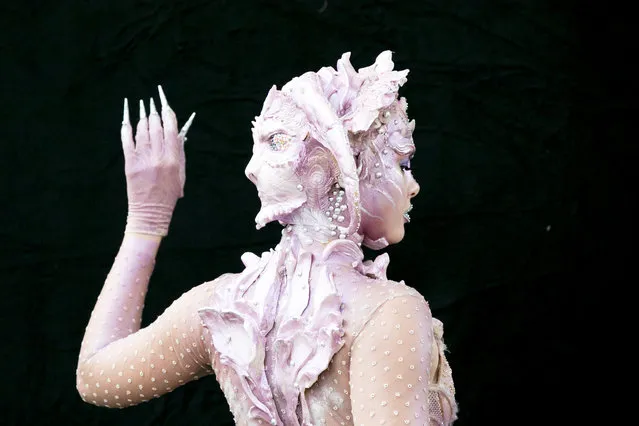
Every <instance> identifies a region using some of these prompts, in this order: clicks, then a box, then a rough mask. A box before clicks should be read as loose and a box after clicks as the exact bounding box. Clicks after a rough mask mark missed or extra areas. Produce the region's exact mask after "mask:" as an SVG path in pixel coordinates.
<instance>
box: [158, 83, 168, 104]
mask: <svg viewBox="0 0 639 426" xmlns="http://www.w3.org/2000/svg"><path fill="white" fill-rule="evenodd" d="M158 92H160V105H162V109H164V108H167V109H168V108H169V103H168V102H167V101H166V96H165V95H164V90H162V86H158Z"/></svg>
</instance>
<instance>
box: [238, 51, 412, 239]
mask: <svg viewBox="0 0 639 426" xmlns="http://www.w3.org/2000/svg"><path fill="white" fill-rule="evenodd" d="M349 58H350V54H348V53H346V54H344V55H343V56H342V58H341V59H340V60H339V61H338V63H337V70H336V69H334V68H332V67H325V68H322V69H321V70H319V71H318V72H317V73H310V72H309V73H306V74H304V75H302V76H300V77H297V78H294V79H293V80H291V81H290V82H289V83H287V84H286V85H284V87H282V90H281V91H278V90H277V89H276V88H275V87H273V88H272V89H271V91H270V92H269V94H268V96H267V99H266V101H265V103H264V107H263V109H262V113H261V114H260V116H259V117H256V119H255V121H254V122H253V141H254V147H253V157H252V159H251V161H250V162H249V164H248V166H247V168H246V175H247V176H248V177H249V179H251V181H252V182H253V183H254V184H255V185H256V187H257V189H258V195H259V197H260V200H261V202H262V208H261V210H260V212H259V213H258V215H257V217H256V219H255V220H256V223H257V228H258V229H259V228H261V227H263V226H264V225H265V224H266V223H268V222H271V221H273V220H278V221H279V222H280V223H281V224H299V225H304V226H307V227H308V228H309V229H310V230H311V231H310V233H311V234H312V235H311V237H312V238H314V239H318V240H320V241H322V242H327V241H328V240H330V239H332V238H331V237H333V238H335V237H337V238H351V239H353V240H357V239H359V240H361V238H362V237H363V243H364V244H365V245H367V246H368V247H371V248H382V247H384V246H386V245H387V244H388V243H395V242H398V241H399V240H401V239H402V237H403V235H404V230H403V224H404V223H405V222H406V221H409V216H408V214H407V212H408V211H409V210H410V209H411V204H410V198H411V197H413V196H414V195H416V194H417V192H418V191H419V186H418V185H417V183H416V182H415V181H414V179H413V178H412V175H410V171H409V169H410V157H411V156H412V155H413V153H414V151H415V146H414V144H413V140H412V132H413V130H414V127H415V123H414V121H413V122H410V123H409V122H408V118H407V116H406V109H407V104H406V101H405V99H403V98H402V99H398V93H397V92H398V90H399V87H400V86H401V85H402V84H404V82H405V81H406V76H407V74H408V70H404V71H393V67H394V64H393V62H392V60H391V53H390V52H383V53H382V54H380V55H379V56H378V57H377V60H376V61H375V63H374V64H373V65H371V66H369V67H366V68H362V69H360V70H359V71H356V70H355V69H354V68H353V66H352V65H351V64H350V60H349ZM356 234H359V238H358V235H356Z"/></svg>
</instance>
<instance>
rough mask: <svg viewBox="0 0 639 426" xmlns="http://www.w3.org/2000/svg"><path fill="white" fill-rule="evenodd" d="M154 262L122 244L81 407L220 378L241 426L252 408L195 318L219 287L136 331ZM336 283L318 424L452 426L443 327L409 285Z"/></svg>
mask: <svg viewBox="0 0 639 426" xmlns="http://www.w3.org/2000/svg"><path fill="white" fill-rule="evenodd" d="M154 254H155V253H154V251H152V253H150V252H148V251H144V250H141V249H140V247H139V244H134V243H133V242H131V241H129V243H128V244H127V240H126V238H125V243H123V246H122V248H121V251H120V254H119V255H118V257H117V258H116V261H115V262H114V266H113V269H112V271H111V273H110V274H109V276H108V278H107V280H106V282H105V285H104V288H103V291H102V293H101V295H100V297H99V298H98V302H97V303H96V306H95V309H94V311H93V313H92V315H91V320H90V322H89V326H88V327H87V331H86V335H85V338H84V341H83V343H82V348H81V353H80V359H79V363H78V370H77V388H78V391H79V393H80V395H81V397H82V399H83V400H84V401H86V402H89V403H91V404H94V405H98V406H104V407H113V408H122V407H127V406H131V405H135V404H138V403H141V402H144V401H147V400H149V399H151V398H155V397H158V396H160V395H162V394H165V393H167V392H170V391H172V390H173V389H175V388H176V387H178V386H181V385H182V384H184V383H186V382H189V381H191V380H195V379H198V378H200V377H202V376H204V375H209V374H211V373H212V372H213V371H215V375H216V377H217V379H218V381H219V382H220V385H221V388H222V390H223V391H224V394H225V396H226V398H227V401H228V403H229V406H230V409H231V411H232V412H233V413H234V415H235V418H236V422H237V424H246V421H245V420H244V419H243V417H244V416H243V413H246V412H247V410H250V409H251V407H252V405H251V404H252V403H251V400H250V398H247V396H246V394H245V393H244V392H243V390H242V388H241V386H238V385H237V383H238V382H237V380H236V379H237V377H234V374H235V373H234V371H233V370H232V369H229V368H227V367H226V366H224V365H223V364H222V363H220V361H219V359H218V358H219V354H218V353H217V352H216V351H215V349H214V348H213V347H212V344H211V341H210V338H209V333H208V332H206V331H205V329H204V328H203V326H202V323H201V318H200V316H199V314H198V310H199V309H201V308H203V307H206V306H207V305H208V303H209V301H210V300H211V299H212V298H211V296H212V292H213V291H214V289H215V288H216V286H217V285H218V284H219V282H218V280H216V281H213V282H209V283H205V284H202V285H200V286H198V287H195V288H193V289H192V290H190V291H188V292H186V293H185V294H184V295H182V296H181V297H180V298H179V299H177V300H176V301H175V302H174V303H173V304H171V306H170V307H169V308H167V309H166V311H165V312H164V313H163V314H162V315H160V316H159V317H158V318H157V319H156V320H155V321H154V322H153V323H152V324H150V325H149V326H147V327H145V328H143V329H139V324H140V316H141V310H142V306H143V303H144V297H145V294H146V287H147V284H148V280H149V276H150V274H151V272H152V268H153V260H152V259H153V257H154ZM130 259H132V260H130ZM134 264H135V265H134ZM340 275H341V276H340ZM338 276H340V278H339V279H336V285H337V287H338V291H339V292H340V294H341V296H342V300H343V302H344V303H343V312H342V313H343V318H344V323H343V326H344V332H345V334H344V337H343V338H344V341H345V344H344V346H343V347H342V349H340V350H339V351H338V352H337V353H336V354H335V356H334V357H333V359H332V360H331V362H330V364H329V366H328V368H327V369H326V370H325V371H324V372H323V373H322V374H320V376H319V377H318V379H317V381H316V382H315V383H314V384H313V385H312V386H311V387H310V388H309V389H307V390H306V391H305V393H304V398H305V400H306V403H305V404H304V406H305V407H307V408H305V409H307V410H308V415H309V417H310V418H311V419H312V424H313V425H341V426H352V425H358V426H359V425H402V424H404V425H429V426H430V425H450V424H452V422H453V421H454V420H455V418H456V404H455V400H454V387H453V382H452V375H451V372H450V367H449V366H448V363H447V361H446V358H445V357H444V344H443V340H442V337H443V327H442V324H441V322H439V321H438V320H436V319H433V318H432V317H431V313H430V309H429V307H428V304H427V303H426V301H425V300H424V299H423V297H422V296H421V295H420V294H419V293H417V292H416V291H415V290H413V289H411V288H410V287H407V286H405V285H404V284H403V283H394V282H390V281H386V280H381V279H371V278H366V277H362V276H361V275H359V274H354V271H353V270H352V269H351V270H350V271H342V272H340V273H339V274H338ZM223 277H226V278H225V279H233V276H232V275H230V274H228V275H225V276H223ZM220 279H222V277H220ZM276 397H277V395H276ZM298 408H299V407H298ZM298 414H299V413H298Z"/></svg>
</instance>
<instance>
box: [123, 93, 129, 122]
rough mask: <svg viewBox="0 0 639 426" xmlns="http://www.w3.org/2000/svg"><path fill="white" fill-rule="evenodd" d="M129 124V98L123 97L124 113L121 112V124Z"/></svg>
mask: <svg viewBox="0 0 639 426" xmlns="http://www.w3.org/2000/svg"><path fill="white" fill-rule="evenodd" d="M125 124H131V122H130V121H129V100H128V99H127V98H124V113H123V114H122V125H125Z"/></svg>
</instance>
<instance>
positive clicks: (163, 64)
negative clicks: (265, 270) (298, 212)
mask: <svg viewBox="0 0 639 426" xmlns="http://www.w3.org/2000/svg"><path fill="white" fill-rule="evenodd" d="M592 4H593V5H590V3H588V2H583V1H582V2H577V1H551V0H546V1H533V0H518V1H506V0H493V1H468V0H466V1H462V0H423V1H409V0H404V1H391V0H376V1H375V0H348V1H338V0H328V1H327V2H323V1H322V0H278V1H276V0H270V1H269V0H253V1H250V0H218V1H203V0H192V1H187V0H156V1H123V0H118V1H83V2H70V1H67V2H60V1H51V0H48V1H47V0H42V1H23V2H21V3H18V2H17V1H14V2H3V3H2V6H0V61H1V66H0V89H1V90H0V94H1V96H2V98H1V102H0V120H1V123H0V124H1V126H0V142H1V144H0V196H1V199H2V208H1V209H0V250H2V251H1V254H2V256H1V257H0V271H1V274H2V275H1V277H0V280H1V281H0V282H1V283H2V293H1V295H0V300H1V306H0V308H1V310H0V312H1V315H2V317H1V319H2V327H3V328H2V352H1V353H0V355H1V358H0V359H1V360H2V370H3V379H4V380H3V384H2V386H1V389H2V390H1V391H0V392H2V395H1V398H0V404H1V409H0V423H2V424H10V425H23V424H24V425H26V424H28V425H49V424H65V425H136V426H141V425H185V424H188V425H192V426H195V425H230V424H232V418H231V415H230V413H229V411H228V407H227V405H226V402H225V400H224V398H223V395H222V393H221V391H220V389H219V387H218V385H217V383H216V381H215V379H214V377H213V376H211V377H207V378H205V379H202V380H199V381H197V382H195V383H190V384H188V385H186V386H184V387H183V388H180V389H178V390H176V391H174V392H173V393H171V394H170V395H167V396H165V397H163V398H160V399H157V400H154V401H151V402H149V403H145V404H142V405H140V406H137V407H134V408H128V409H124V410H110V409H105V408H97V407H93V406H91V405H88V404H85V403H83V402H82V401H81V400H80V397H79V396H78V394H77V392H76V390H75V367H76V360H77V355H78V351H79V347H80V342H81V339H82V335H83V331H84V328H85V326H86V323H87V321H88V317H89V314H90V312H91V310H92V308H93V304H94V302H95V300H96V297H97V295H98V293H99V291H100V288H101V286H102V284H103V281H104V279H105V277H106V274H107V273H108V271H109V268H110V266H111V262H112V261H113V258H114V256H115V254H116V252H117V249H118V247H119V244H120V242H121V239H122V234H123V230H124V225H125V219H126V202H127V200H126V190H125V178H124V171H123V156H122V153H121V146H120V141H119V128H120V122H121V112H122V102H123V98H124V97H128V98H129V100H130V102H131V104H132V105H136V100H137V99H140V98H143V99H145V100H146V102H147V105H148V98H149V97H150V96H154V97H155V100H156V102H157V101H158V97H157V90H156V86H157V84H162V85H163V87H164V89H165V92H166V93H167V96H168V99H169V101H170V102H171V105H172V106H173V109H174V110H175V111H176V112H177V115H178V118H179V120H180V121H181V122H184V120H186V118H187V117H188V116H189V115H190V113H191V112H192V111H196V112H197V114H198V115H197V118H196V120H195V123H194V125H193V127H192V129H191V131H190V134H189V140H188V142H187V145H186V156H187V181H186V188H185V197H184V198H183V199H182V200H180V201H179V203H178V206H177V209H176V211H175V215H174V218H173V222H172V224H171V229H170V232H169V236H168V238H166V239H165V241H164V242H163V243H162V247H161V249H160V252H159V255H158V259H157V267H156V269H155V272H154V274H153V277H152V279H151V282H150V291H149V294H148V299H147V303H146V308H145V311H144V319H143V322H144V324H148V323H149V322H151V321H152V320H153V319H154V318H156V317H157V315H159V314H160V313H162V311H163V310H164V309H165V308H166V307H167V306H168V305H169V304H170V302H171V301H172V300H173V299H175V298H176V297H178V296H179V295H180V294H182V293H183V292H184V291H186V290H188V289H189V288H191V287H192V286H194V285H198V284H200V283H202V282H204V281H208V280H212V279H214V278H215V277H217V276H218V275H220V274H222V273H224V272H238V271H240V270H241V262H240V255H241V254H242V253H243V252H245V251H252V252H256V253H260V252H261V251H263V250H267V249H268V248H270V247H273V246H274V245H275V243H276V242H277V241H278V237H279V230H280V227H279V226H277V225H274V224H271V225H269V226H268V227H267V228H266V229H263V230H260V231H256V230H255V226H254V221H253V218H254V216H255V214H256V213H257V211H258V209H259V200H258V198H257V196H256V195H257V194H256V191H255V189H254V187H253V186H252V184H251V183H250V182H249V181H248V179H246V178H245V177H244V167H245V165H246V163H247V162H248V160H249V158H250V155H251V146H252V140H251V133H250V122H251V120H252V119H253V117H254V116H255V115H258V114H259V112H260V109H261V105H262V102H263V100H264V98H265V96H266V94H267V92H268V90H269V88H270V87H271V85H273V84H277V85H278V87H281V85H282V84H284V83H285V82H287V81H288V80H289V79H290V78H292V77H294V76H297V75H300V74H302V73H303V72H305V71H309V70H317V69H319V68H320V67H322V66H327V65H331V66H335V63H336V61H337V59H338V58H339V57H340V55H341V54H342V53H343V52H346V51H350V52H352V62H353V64H354V65H355V67H356V68H357V67H362V66H367V65H369V64H371V63H372V62H373V61H374V60H375V57H376V55H377V54H379V53H380V52H381V51H383V50H387V49H390V50H392V51H394V52H395V55H394V59H395V63H396V67H397V68H399V69H404V68H409V69H410V74H409V79H408V83H407V84H406V85H405V86H404V88H403V89H402V90H401V94H402V95H403V96H406V97H407V99H408V104H409V114H410V116H411V117H412V118H415V119H416V121H417V128H416V131H415V135H414V136H415V140H416V145H417V154H416V156H415V158H414V160H413V165H414V169H415V170H414V174H415V176H416V178H417V179H418V181H419V182H420V184H421V193H420V194H419V196H418V197H417V198H416V199H415V200H414V205H415V208H414V210H413V212H412V213H411V216H412V218H413V221H412V222H411V223H410V224H409V225H407V234H406V238H405V240H404V241H403V242H402V243H400V244H399V245H396V246H393V247H390V248H389V249H387V252H388V253H389V254H390V256H391V264H390V268H389V276H390V278H392V279H395V280H400V279H403V280H405V281H406V282H407V283H408V284H409V285H411V286H413V287H416V288H417V289H418V290H420V292H422V293H423V294H424V296H425V297H426V298H427V299H428V300H429V301H430V304H431V308H432V310H433V313H434V315H435V316H436V317H438V318H440V319H441V320H443V321H444V324H445V339H446V342H447V344H448V348H449V351H450V352H449V361H450V363H451V365H452V368H453V373H454V378H455V382H456V386H457V397H458V400H459V405H460V420H459V422H458V424H459V425H485V424H510V425H512V424H556V423H555V422H560V421H570V420H575V419H576V418H577V417H582V416H585V417H590V416H592V415H595V414H597V413H601V412H602V411H603V412H605V413H606V414H610V411H615V409H614V404H612V403H611V401H608V400H606V399H604V400H605V401H606V404H604V405H602V406H601V407H599V406H596V405H592V404H593V403H594V402H595V401H596V398H597V397H598V395H600V394H599V392H600V391H599V390H597V388H598V386H601V385H602V381H601V380H598V379H601V374H598V373H597V371H598V370H599V369H600V368H601V367H602V364H605V363H606V361H605V360H604V358H605V356H604V355H605V352H604V351H603V350H599V349H598V348H597V347H598V345H599V344H601V343H599V344H597V343H595V342H597V341H598V342H602V341H604V338H603V337H602V336H601V335H598V334H597V333H599V331H598V329H599V328H598V327H599V324H600V323H601V322H602V321H603V320H604V319H603V318H600V314H599V313H598V310H599V307H600V305H601V304H603V303H604V299H605V297H604V296H605V295H606V294H610V293H611V292H612V290H611V288H612V285H613V283H615V282H617V281H619V280H620V279H621V278H623V277H625V275H624V274H625V267H626V265H628V264H629V263H630V261H629V258H630V254H629V253H630V252H629V251H626V250H625V248H624V247H625V244H626V243H629V241H630V239H631V235H632V233H633V230H634V227H633V226H631V225H630V219H631V218H632V213H631V208H630V206H631V199H632V197H631V191H630V189H629V186H630V185H629V184H628V183H627V182H628V181H629V177H630V175H631V171H632V166H631V163H632V161H634V160H633V159H636V155H635V154H636V148H635V147H634V145H633V144H632V143H629V141H630V142H631V139H632V138H630V137H629V133H630V129H631V127H630V125H631V123H632V118H633V117H632V115H631V112H632V111H633V109H634V108H636V101H635V97H634V92H633V90H632V89H633V87H634V86H635V83H634V79H633V77H634V75H636V74H635V71H636V69H637V68H636V65H634V64H633V63H632V60H631V59H626V58H627V56H626V54H627V51H626V50H625V47H624V46H626V45H628V44H629V40H630V38H629V36H630V25H629V22H630V20H629V19H627V18H624V16H623V15H624V13H623V11H618V10H617V12H616V13H615V14H614V15H612V14H611V12H610V10H612V6H611V2H607V3H603V2H599V4H597V5H594V4H595V2H592ZM633 67H634V68H633ZM134 109H135V110H136V111H135V113H134V118H137V109H136V108H134ZM367 255H368V256H371V255H372V254H371V253H370V252H367ZM585 337H590V338H591V339H593V338H594V340H591V344H590V346H588V347H587V349H583V348H582V347H581V346H580V345H579V343H580V341H581V340H582V339H583V338H585ZM601 349H603V347H602V348H601ZM608 404H610V405H608ZM555 412H556V413H557V414H551V413H555ZM604 424H606V423H604Z"/></svg>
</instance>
